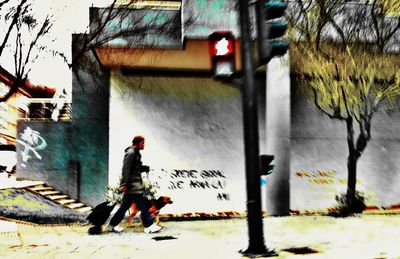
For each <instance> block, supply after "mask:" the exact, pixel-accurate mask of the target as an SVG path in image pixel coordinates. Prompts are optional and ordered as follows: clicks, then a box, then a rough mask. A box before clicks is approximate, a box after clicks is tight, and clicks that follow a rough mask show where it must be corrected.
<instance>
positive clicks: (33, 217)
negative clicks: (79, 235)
mask: <svg viewBox="0 0 400 259" xmlns="http://www.w3.org/2000/svg"><path fill="white" fill-rule="evenodd" d="M0 216H3V217H6V218H11V219H17V220H23V221H28V222H33V223H39V224H64V223H84V222H86V215H85V214H81V213H78V212H76V211H74V210H71V209H68V208H64V207H62V206H61V205H59V204H56V203H54V202H52V201H50V200H47V199H45V198H43V197H41V196H40V195H35V194H33V193H31V192H29V191H26V190H24V189H15V188H10V189H3V190H0Z"/></svg>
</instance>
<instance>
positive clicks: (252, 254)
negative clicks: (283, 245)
mask: <svg viewBox="0 0 400 259" xmlns="http://www.w3.org/2000/svg"><path fill="white" fill-rule="evenodd" d="M239 253H241V254H242V255H243V256H246V257H249V258H258V257H273V256H278V253H277V252H275V250H268V249H267V248H262V249H251V248H247V249H246V250H244V251H243V250H240V251H239Z"/></svg>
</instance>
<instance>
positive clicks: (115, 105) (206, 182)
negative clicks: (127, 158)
mask: <svg viewBox="0 0 400 259" xmlns="http://www.w3.org/2000/svg"><path fill="white" fill-rule="evenodd" d="M110 111H111V112H110V152H109V154H110V155H109V165H110V167H109V172H110V184H116V183H118V177H119V176H120V175H121V167H122V159H123V150H124V149H125V147H127V146H129V145H130V143H131V140H132V138H133V137H134V135H137V134H142V135H144V136H145V137H146V147H145V149H144V150H143V151H142V160H143V163H144V164H148V165H150V166H151V168H152V169H154V171H151V172H150V177H151V178H152V179H153V180H155V181H156V182H157V184H156V185H158V186H159V187H160V188H159V193H160V194H164V195H169V196H171V197H172V199H173V200H174V203H173V204H171V206H168V207H166V208H165V209H164V211H163V212H165V213H168V212H173V213H185V212H217V211H226V210H238V211H245V205H246V197H245V189H244V188H245V184H244V182H245V175H244V160H243V157H244V154H243V152H244V148H243V133H242V117H241V116H242V111H241V96H240V92H239V90H238V89H236V88H233V87H231V86H229V85H226V84H222V83H219V82H217V81H215V80H213V79H211V78H209V77H201V76H200V77H195V76H179V77H173V76H157V75H154V76H132V75H131V76H129V75H122V74H121V73H117V72H116V73H113V75H112V77H111V98H110Z"/></svg>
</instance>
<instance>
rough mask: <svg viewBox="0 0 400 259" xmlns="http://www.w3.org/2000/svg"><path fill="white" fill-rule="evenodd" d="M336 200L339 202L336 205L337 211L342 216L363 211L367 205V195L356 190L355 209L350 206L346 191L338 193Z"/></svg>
mask: <svg viewBox="0 0 400 259" xmlns="http://www.w3.org/2000/svg"><path fill="white" fill-rule="evenodd" d="M335 200H336V202H337V206H336V207H335V208H336V212H337V213H338V214H339V216H342V217H345V216H349V215H351V214H353V213H361V212H363V211H364V210H365V208H366V207H367V206H366V205H365V195H364V194H363V193H362V192H359V191H356V195H355V199H354V201H353V203H354V204H353V210H351V209H350V208H349V205H348V202H347V198H346V193H342V194H339V195H336V196H335Z"/></svg>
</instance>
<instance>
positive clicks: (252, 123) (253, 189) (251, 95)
mask: <svg viewBox="0 0 400 259" xmlns="http://www.w3.org/2000/svg"><path fill="white" fill-rule="evenodd" d="M239 8H240V9H239V15H240V33H241V43H240V45H241V53H242V71H243V83H242V87H241V91H242V101H243V130H244V149H245V169H246V190H247V222H248V233H249V246H248V248H247V250H245V251H241V253H242V254H244V255H265V254H267V248H266V247H265V244H264V229H263V222H262V212H261V187H260V174H259V167H260V166H259V134H258V117H257V116H258V112H257V90H256V86H255V82H254V64H253V60H252V56H251V55H252V50H251V39H250V26H249V22H250V15H249V1H247V0H240V1H239Z"/></svg>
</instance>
